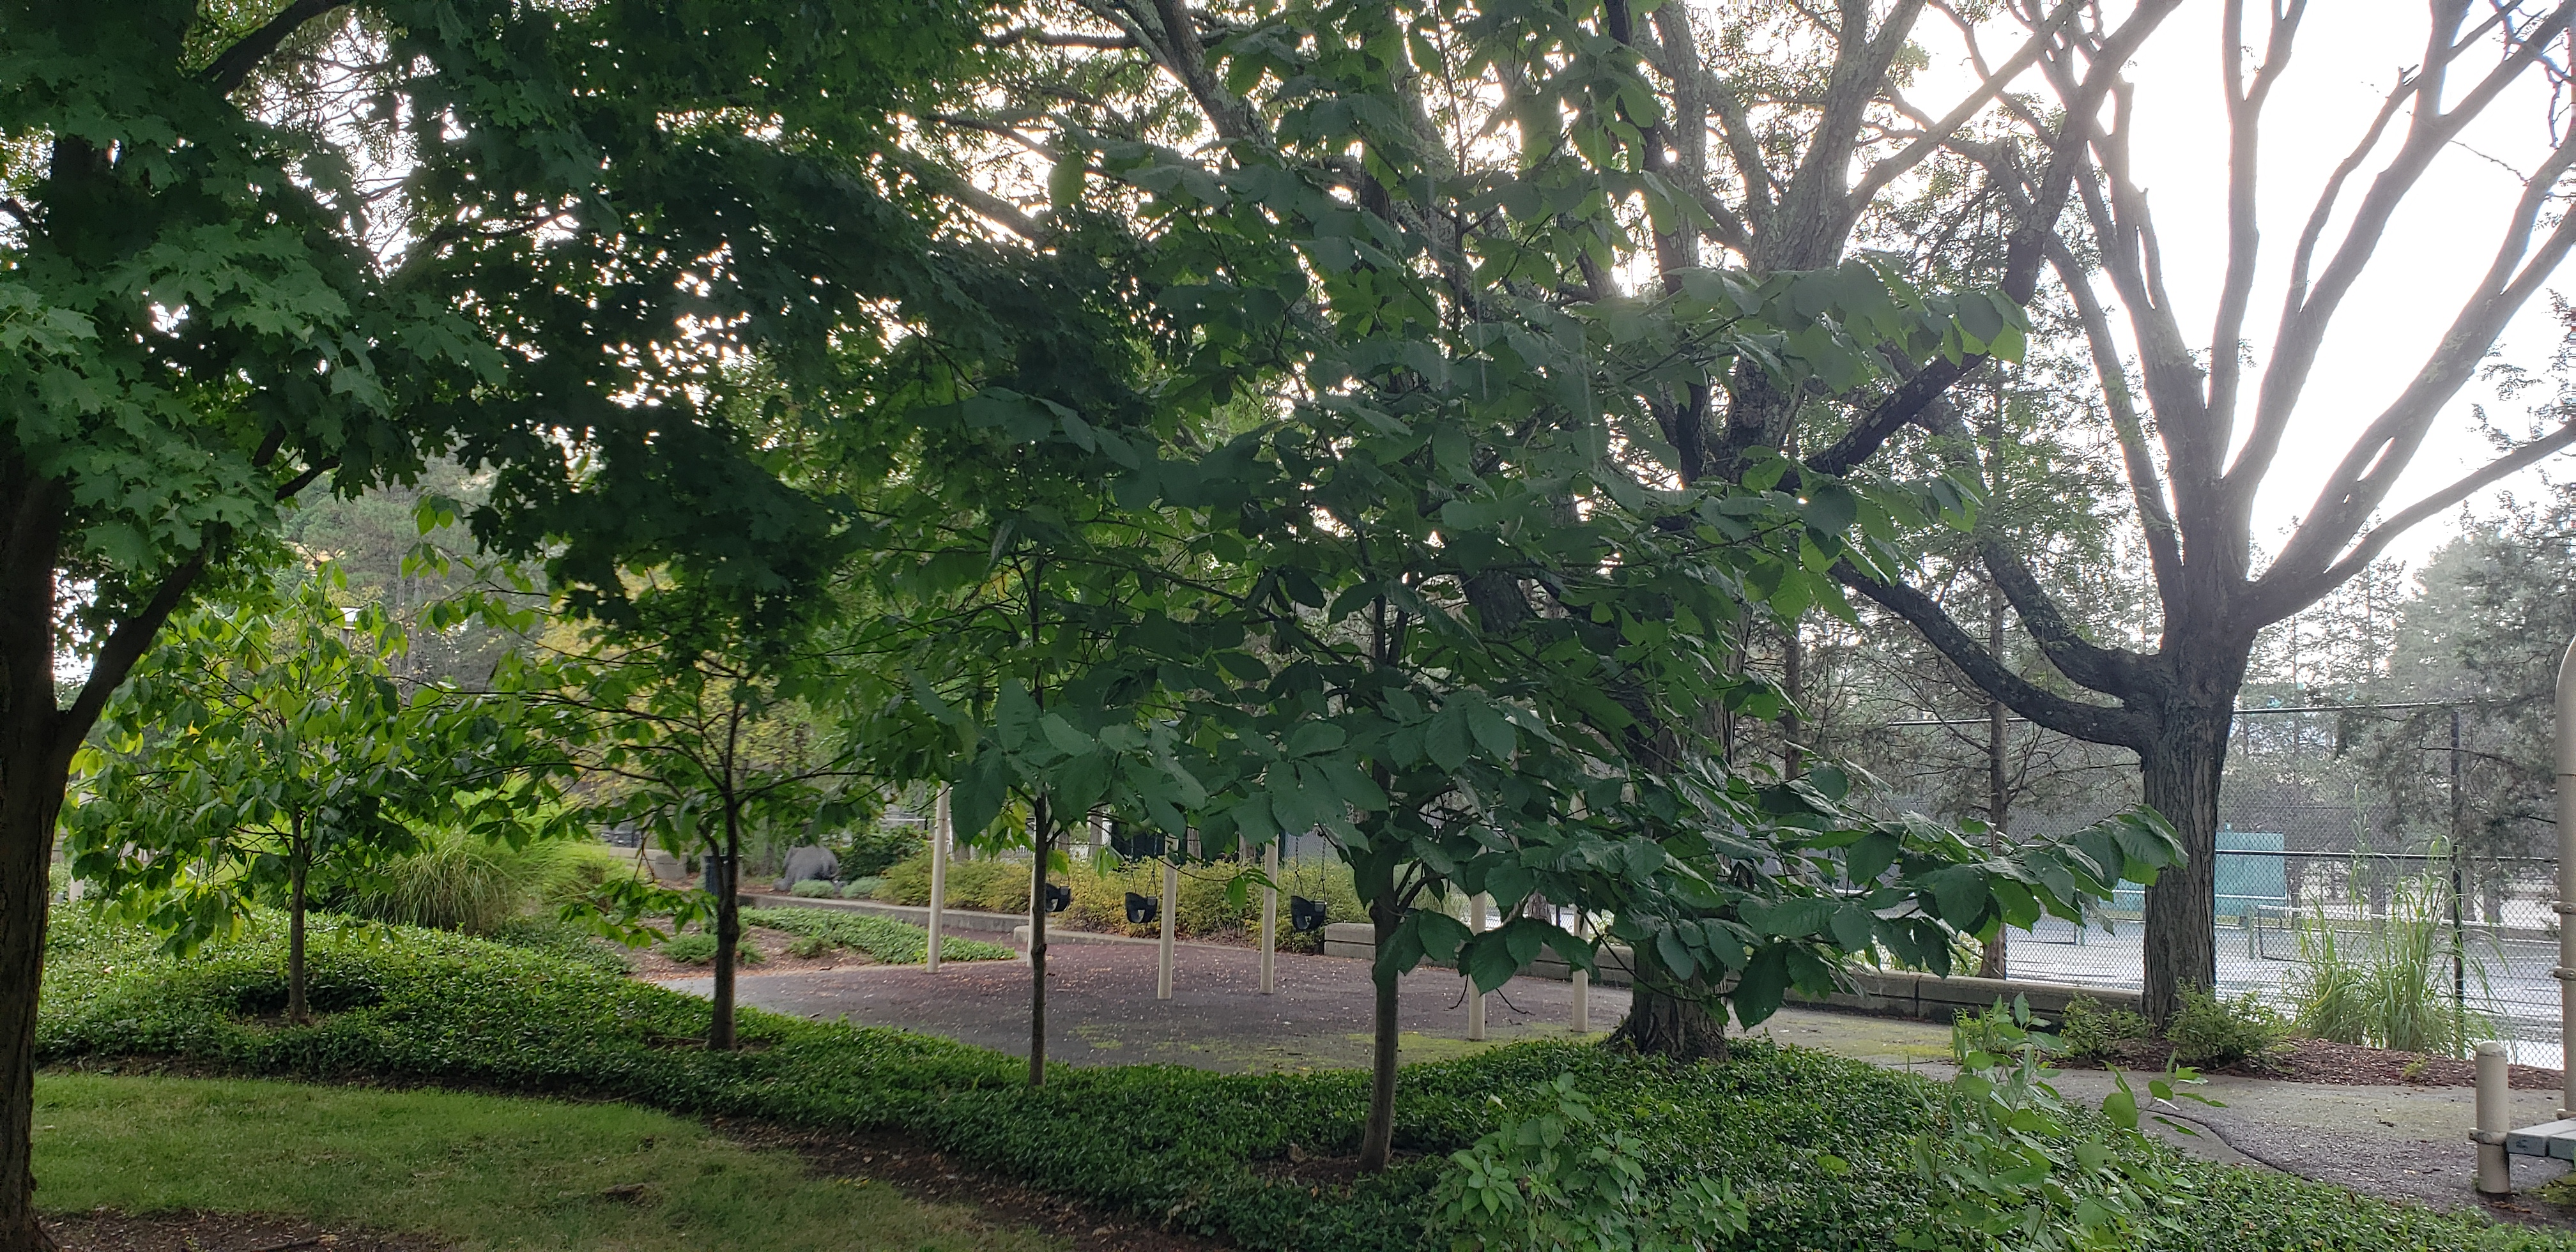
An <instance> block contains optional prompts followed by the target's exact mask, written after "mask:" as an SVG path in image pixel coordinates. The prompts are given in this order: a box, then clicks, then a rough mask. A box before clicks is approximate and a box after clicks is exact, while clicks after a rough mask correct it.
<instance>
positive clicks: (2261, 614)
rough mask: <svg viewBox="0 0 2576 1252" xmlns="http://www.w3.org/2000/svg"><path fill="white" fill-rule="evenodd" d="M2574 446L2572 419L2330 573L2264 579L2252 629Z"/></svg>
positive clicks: (2372, 540) (2384, 529)
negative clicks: (2418, 529)
mask: <svg viewBox="0 0 2576 1252" xmlns="http://www.w3.org/2000/svg"><path fill="white" fill-rule="evenodd" d="M2571 445H2576V418H2572V419H2570V420H2569V421H2568V422H2567V423H2566V424H2565V425H2562V426H2560V427H2559V428H2558V429H2556V430H2553V431H2550V432H2549V433H2548V434H2546V435H2543V436H2541V437H2540V438H2538V439H2535V440H2533V441H2531V442H2530V443H2527V444H2524V445H2523V446H2521V447H2519V448H2516V449H2514V450H2513V451H2512V452H2509V453H2507V454H2505V455H2504V456H2501V457H2498V458H2496V459H2495V460H2493V461H2491V462H2488V463H2487V464H2486V465H2485V466H2483V467H2481V468H2479V469H2478V470H2477V471H2475V472H2474V473H2471V474H2468V475H2466V476H2464V477H2462V478H2461V479H2460V480H2459V481H2457V482H2454V483H2452V484H2451V485H2450V486H2447V487H2444V488H2442V489H2441V490H2440V491H2436V492H2434V493H2433V494H2431V495H2428V496H2426V497H2424V498H2423V499H2421V500H2418V501H2416V502H2415V503H2413V504H2411V505H2408V506H2407V507H2406V508H2404V509H2402V510H2400V511H2399V512H2398V514H2397V515H2396V516H2395V517H2392V518H2389V519H2388V520H2387V521H2385V522H2382V523H2380V524H2379V525H2377V526H2374V527H2371V528H2370V532H2369V533H2368V534H2365V535H2363V536H2362V537H2361V538H2360V539H2359V540H2358V541H2356V542H2355V543H2354V544H2353V545H2352V547H2351V549H2350V550H2349V551H2347V552H2346V553H2345V554H2344V557H2343V559H2341V560H2339V561H2336V562H2335V563H2334V564H2333V565H2330V566H2328V567H2326V568H2325V569H2324V570H2323V571H2321V572H2319V573H2317V574H2315V575H2314V576H2312V577H2309V578H2304V579H2300V580H2297V581H2295V582H2289V583H2285V584H2282V585H2279V586H2274V587H2269V588H2267V587H2266V586H2265V584H2267V583H2270V582H2271V578H2270V575H2269V574H2268V573H2267V574H2266V575H2265V577H2264V578H2262V579H2261V580H2259V581H2257V583H2256V584H2255V587H2256V592H2257V598H2256V600H2255V601H2254V604H2253V606H2252V610H2251V611H2252V612H2253V614H2254V615H2255V621H2254V623H2253V624H2254V625H2257V626H2268V625H2270V624H2272V623H2274V622H2277V621H2280V620H2281V619H2282V618H2285V617H2288V616H2289V615H2291V614H2293V613H2296V612H2298V611H2299V610H2300V609H2302V608H2305V607H2306V606H2308V605H2309V604H2312V603H2315V602H2316V601H2317V600H2318V599H2319V598H2321V597H2323V596H2324V595H2325V594H2326V593H2327V592H2329V591H2332V590H2334V589H2335V587H2336V586H2337V585H2338V584H2340V583H2342V582H2343V581H2344V580H2345V579H2347V578H2350V577H2352V576H2353V575H2355V574H2358V573H2360V572H2361V571H2362V570H2363V569H2365V568H2368V566H2369V565H2370V563H2371V562H2372V561H2375V560H2377V559H2379V554H2380V553H2381V552H2383V551H2385V550H2387V548H2388V545H2389V544H2390V543H2391V542H2393V541H2394V540H2395V539H2396V538H2397V537H2398V536H2399V535H2401V534H2404V533H2405V532H2406V531H2407V530H2408V529H2410V528H2412V527H2414V526H2416V525H2417V524H2419V523H2421V522H2423V521H2424V520H2425V519H2426V518H2429V517H2432V516H2433V515H2434V514H2436V513H2440V512H2443V511H2445V510H2447V509H2449V508H2450V507H2451V506H2453V505H2455V504H2458V503H2459V502H2461V501H2462V500H2466V499H2468V498H2469V497H2470V496H2472V495H2475V494H2477V493H2478V492H2479V491H2481V490H2484V489H2485V488H2486V487H2487V486H2489V485H2490V484H2493V483H2496V482H2499V481H2502V480H2503V479H2505V478H2506V477H2508V476H2510V475H2513V474H2515V473H2518V472H2520V471H2521V470H2524V469H2526V468H2529V467H2530V466H2533V465H2536V464H2539V463H2540V462H2541V461H2543V460H2546V459H2547V458H2548V457H2550V456H2551V455H2553V454H2555V453H2557V452H2559V451H2562V450H2564V449H2566V448H2567V447H2569V446H2571Z"/></svg>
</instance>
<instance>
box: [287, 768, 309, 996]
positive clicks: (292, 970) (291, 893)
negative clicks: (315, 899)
mask: <svg viewBox="0 0 2576 1252" xmlns="http://www.w3.org/2000/svg"><path fill="white" fill-rule="evenodd" d="M289 820H290V823H291V828H292V829H293V831H294V832H295V833H294V835H293V839H294V844H293V846H292V847H290V848H289V849H288V850H287V858H286V879H287V884H286V1020H288V1021H290V1022H293V1023H295V1024H296V1025H298V1026H302V1025H305V1024H307V1023H309V1022H311V1021H312V1020H313V1009H312V1006H311V1005H310V1004H309V1003H307V1002H306V1000H305V995H304V880H305V876H306V874H307V872H308V871H309V870H310V868H311V866H312V859H313V858H312V852H311V851H310V850H309V849H307V848H306V847H305V846H304V818H303V817H302V816H301V815H298V816H296V817H294V818H291V819H289Z"/></svg>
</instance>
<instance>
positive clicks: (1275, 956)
mask: <svg viewBox="0 0 2576 1252" xmlns="http://www.w3.org/2000/svg"><path fill="white" fill-rule="evenodd" d="M1284 837H1285V836H1282V838H1284ZM1261 876H1262V877H1264V878H1267V879H1269V880H1270V882H1269V885H1267V886H1264V887H1263V888H1262V889H1261V994H1263V995H1273V994H1276V993H1277V992H1278V990H1279V840H1277V839H1273V840H1271V841H1270V846H1269V847H1267V848H1264V849H1262V850H1261Z"/></svg>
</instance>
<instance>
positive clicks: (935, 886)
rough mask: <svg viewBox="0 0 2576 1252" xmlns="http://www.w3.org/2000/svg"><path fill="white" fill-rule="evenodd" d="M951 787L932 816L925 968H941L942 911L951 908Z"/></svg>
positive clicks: (941, 795) (932, 970) (942, 794)
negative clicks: (949, 853) (949, 864)
mask: <svg viewBox="0 0 2576 1252" xmlns="http://www.w3.org/2000/svg"><path fill="white" fill-rule="evenodd" d="M951 824H952V823H951V820H950V818H949V816H948V788H946V787H942V788H940V789H939V803H938V804H937V805H936V806H935V807H934V810H933V814H932V816H931V819H930V949H929V951H928V953H927V954H926V955H925V956H924V957H923V958H922V963H921V965H922V968H923V969H924V970H926V971H928V972H930V973H933V974H936V973H938V972H939V937H940V931H941V930H942V926H941V914H943V913H944V912H946V910H947V908H948V844H949V841H950V840H951V839H952V838H953V837H954V836H955V834H956V831H954V830H952V829H950V826H951Z"/></svg>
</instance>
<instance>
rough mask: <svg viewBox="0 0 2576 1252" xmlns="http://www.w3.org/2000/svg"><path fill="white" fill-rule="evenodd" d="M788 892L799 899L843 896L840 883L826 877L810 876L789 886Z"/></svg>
mask: <svg viewBox="0 0 2576 1252" xmlns="http://www.w3.org/2000/svg"><path fill="white" fill-rule="evenodd" d="M787 894H789V895H791V896H794V897H796V898H797V899H799V900H837V899H839V898H841V888H840V885H839V884H837V883H834V882H830V881H827V880H825V879H821V878H808V879H806V880H805V881H803V882H800V883H798V884H796V885H795V886H793V887H790V888H788V889H787Z"/></svg>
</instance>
